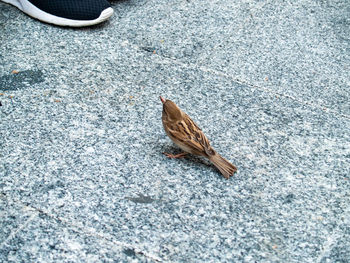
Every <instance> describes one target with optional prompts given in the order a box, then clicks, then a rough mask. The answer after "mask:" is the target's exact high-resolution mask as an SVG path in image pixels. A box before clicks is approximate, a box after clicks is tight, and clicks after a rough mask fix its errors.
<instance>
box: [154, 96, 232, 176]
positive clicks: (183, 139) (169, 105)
mask: <svg viewBox="0 0 350 263" xmlns="http://www.w3.org/2000/svg"><path fill="white" fill-rule="evenodd" d="M160 100H161V101H162V103H163V113H162V122H163V127H164V130H165V132H166V134H167V135H168V136H169V138H170V139H171V140H172V141H173V142H174V143H175V144H176V145H177V146H179V147H180V148H181V149H182V150H183V151H185V152H184V153H180V154H177V155H172V154H169V153H164V154H165V155H166V156H167V157H169V158H181V157H184V156H185V155H186V154H187V153H192V154H195V155H200V156H204V157H206V158H208V159H209V161H210V162H212V163H213V164H214V165H215V166H216V167H217V168H218V169H219V170H220V172H221V173H222V175H223V176H224V177H225V178H226V179H229V178H230V176H232V175H233V174H234V173H235V172H236V171H237V168H236V166H234V165H233V164H231V163H230V162H229V161H227V160H226V159H224V158H223V157H221V155H220V154H218V153H217V152H216V151H215V150H214V149H213V148H212V147H211V146H210V142H209V140H208V139H207V137H206V136H205V135H204V133H203V132H202V130H201V129H200V128H199V127H198V126H197V125H196V124H195V123H194V121H193V120H191V118H190V117H189V116H188V115H187V114H186V113H184V112H183V111H182V110H181V109H180V108H179V107H178V106H177V105H176V104H175V103H174V102H172V101H171V100H167V99H164V98H163V97H161V96H160Z"/></svg>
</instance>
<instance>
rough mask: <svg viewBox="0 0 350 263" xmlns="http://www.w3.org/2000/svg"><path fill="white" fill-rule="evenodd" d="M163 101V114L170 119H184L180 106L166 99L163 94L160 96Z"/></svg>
mask: <svg viewBox="0 0 350 263" xmlns="http://www.w3.org/2000/svg"><path fill="white" fill-rule="evenodd" d="M159 98H160V100H161V101H162V103H163V115H164V114H165V116H166V117H167V118H168V119H170V120H173V121H175V120H181V119H182V111H181V110H180V108H179V107H178V106H177V105H176V104H175V103H174V102H172V101H171V100H167V99H164V98H163V97H162V96H160V97H159Z"/></svg>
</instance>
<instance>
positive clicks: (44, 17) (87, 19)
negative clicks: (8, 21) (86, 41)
mask: <svg viewBox="0 0 350 263" xmlns="http://www.w3.org/2000/svg"><path fill="white" fill-rule="evenodd" d="M0 1H2V2H5V3H9V4H11V5H14V6H16V7H17V8H19V9H20V10H22V11H23V12H24V13H26V14H28V15H29V16H31V17H34V18H36V19H38V20H40V21H43V22H46V23H50V24H55V25H59V26H71V27H82V26H91V25H95V24H98V23H101V22H103V21H105V20H107V19H108V18H109V17H110V16H111V15H112V14H113V9H112V7H111V6H110V4H109V3H108V2H107V1H106V0H0Z"/></svg>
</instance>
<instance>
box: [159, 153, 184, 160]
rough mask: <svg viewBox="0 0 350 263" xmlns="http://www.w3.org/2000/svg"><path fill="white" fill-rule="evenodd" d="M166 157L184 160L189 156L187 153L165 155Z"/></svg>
mask: <svg viewBox="0 0 350 263" xmlns="http://www.w3.org/2000/svg"><path fill="white" fill-rule="evenodd" d="M163 154H164V155H165V156H166V157H168V158H171V159H178V158H183V157H185V155H186V154H187V153H186V152H183V153H179V154H175V155H174V154H171V153H163Z"/></svg>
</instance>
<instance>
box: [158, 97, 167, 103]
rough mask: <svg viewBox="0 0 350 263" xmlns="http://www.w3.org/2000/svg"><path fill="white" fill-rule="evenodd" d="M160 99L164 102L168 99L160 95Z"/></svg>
mask: <svg viewBox="0 0 350 263" xmlns="http://www.w3.org/2000/svg"><path fill="white" fill-rule="evenodd" d="M159 98H160V100H161V101H162V103H163V104H164V103H165V101H166V99H164V98H163V97H162V96H159Z"/></svg>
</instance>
